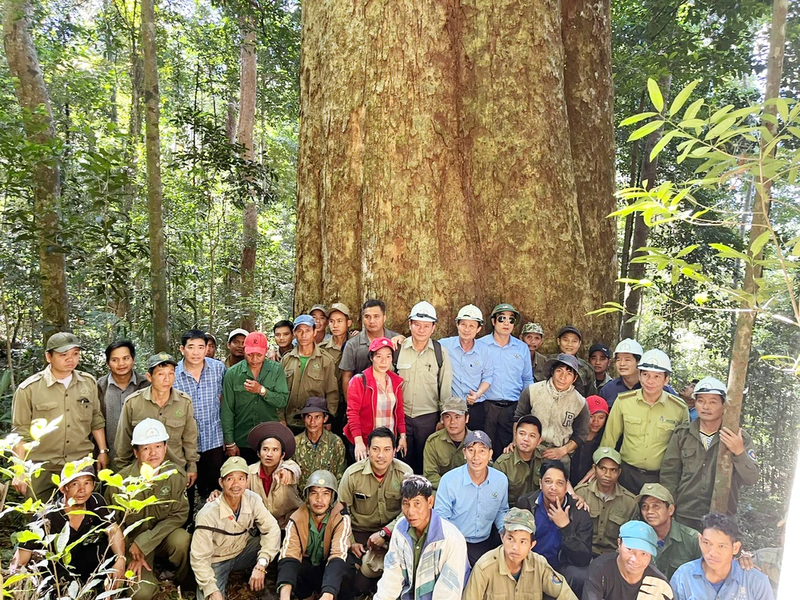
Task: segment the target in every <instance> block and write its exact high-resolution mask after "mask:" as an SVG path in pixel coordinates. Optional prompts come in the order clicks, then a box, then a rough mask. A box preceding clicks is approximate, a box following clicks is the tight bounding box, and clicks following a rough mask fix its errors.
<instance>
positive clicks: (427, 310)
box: [408, 300, 438, 323]
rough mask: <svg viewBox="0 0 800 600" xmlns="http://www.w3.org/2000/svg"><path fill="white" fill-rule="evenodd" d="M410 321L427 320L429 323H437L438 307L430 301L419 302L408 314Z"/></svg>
mask: <svg viewBox="0 0 800 600" xmlns="http://www.w3.org/2000/svg"><path fill="white" fill-rule="evenodd" d="M408 320H409V321H426V322H428V323H436V321H438V319H437V318H436V309H435V308H433V304H431V303H430V302H425V301H424V300H423V301H422V302H417V303H416V304H415V305H414V308H412V309H411V314H410V315H408Z"/></svg>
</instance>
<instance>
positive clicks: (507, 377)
mask: <svg viewBox="0 0 800 600" xmlns="http://www.w3.org/2000/svg"><path fill="white" fill-rule="evenodd" d="M518 320H519V311H518V310H517V309H516V308H514V307H513V306H511V305H510V304H498V305H497V306H495V307H494V310H492V327H493V328H494V330H493V331H492V333H491V334H489V335H485V336H483V337H482V338H480V339H479V340H478V343H479V344H485V345H486V347H487V348H489V355H490V357H491V360H492V366H493V373H492V385H491V386H490V387H489V389H488V390H487V391H486V400H487V402H486V405H485V407H484V412H485V427H486V433H488V434H489V437H490V438H492V442H493V443H494V458H497V457H498V456H500V454H501V453H502V452H503V448H505V447H506V446H508V445H509V444H510V443H511V440H512V439H513V437H514V411H515V410H516V409H517V401H518V400H519V396H520V394H521V393H522V390H524V389H525V388H526V387H528V386H529V385H531V384H532V383H533V367H532V366H531V359H530V351H529V350H528V346H527V345H526V344H525V342H523V341H522V340H519V339H517V338H515V337H514V336H512V335H511V333H512V332H513V331H514V327H515V325H516V323H517V321H518Z"/></svg>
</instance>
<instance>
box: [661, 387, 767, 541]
mask: <svg viewBox="0 0 800 600" xmlns="http://www.w3.org/2000/svg"><path fill="white" fill-rule="evenodd" d="M726 394H727V390H726V387H725V384H723V383H722V382H721V381H720V380H719V379H715V378H714V377H704V378H703V379H701V380H700V381H699V382H698V383H697V385H696V386H695V391H694V397H695V406H696V407H697V417H698V418H697V420H696V421H693V422H691V423H688V422H687V423H683V424H682V425H680V426H679V427H678V428H676V429H675V434H674V435H673V436H672V438H671V439H670V441H669V445H668V446H667V450H666V452H665V454H664V461H663V462H662V463H661V478H660V481H661V484H662V485H663V486H664V487H666V488H667V489H668V490H669V491H670V493H671V494H672V495H673V497H674V498H675V503H676V505H677V508H676V510H675V518H676V519H677V520H678V521H680V522H681V523H683V524H684V525H688V526H689V527H692V528H694V529H697V530H698V531H699V530H700V527H701V526H702V519H703V515H705V514H708V512H710V510H711V496H712V494H713V493H714V481H715V480H716V476H717V458H718V456H719V444H720V442H722V443H723V444H724V445H725V448H726V449H727V450H728V451H729V452H730V453H731V454H732V455H733V456H732V458H733V481H732V484H731V493H730V496H729V497H728V512H729V513H730V514H736V509H737V504H738V500H739V488H740V487H741V486H742V485H755V483H756V482H757V481H758V476H759V472H758V463H757V462H756V451H755V447H754V446H753V440H752V439H751V438H750V435H749V434H748V433H747V432H746V431H744V430H743V429H742V428H741V427H739V430H738V431H736V432H734V431H731V430H730V429H728V428H727V427H722V417H723V415H724V413H725V398H726Z"/></svg>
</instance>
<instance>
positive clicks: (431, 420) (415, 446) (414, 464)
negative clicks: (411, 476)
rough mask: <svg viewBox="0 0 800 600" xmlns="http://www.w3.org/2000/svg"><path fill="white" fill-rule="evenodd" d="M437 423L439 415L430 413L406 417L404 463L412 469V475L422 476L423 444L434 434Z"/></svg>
mask: <svg viewBox="0 0 800 600" xmlns="http://www.w3.org/2000/svg"><path fill="white" fill-rule="evenodd" d="M438 422H439V413H430V414H427V415H421V416H419V417H414V418H413V419H412V418H411V417H406V442H407V443H408V456H407V457H406V459H405V462H406V463H408V465H409V466H410V467H411V468H412V469H414V473H417V474H418V475H421V474H422V454H423V452H424V451H425V442H427V441H428V437H429V436H430V435H431V434H432V433H435V432H436V424H437V423H438Z"/></svg>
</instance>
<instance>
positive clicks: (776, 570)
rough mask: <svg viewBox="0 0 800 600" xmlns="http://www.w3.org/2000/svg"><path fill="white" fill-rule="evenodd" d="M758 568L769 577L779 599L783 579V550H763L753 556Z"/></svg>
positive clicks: (757, 551)
mask: <svg viewBox="0 0 800 600" xmlns="http://www.w3.org/2000/svg"><path fill="white" fill-rule="evenodd" d="M753 562H754V563H755V565H756V567H758V569H759V570H760V571H761V572H762V573H764V575H766V576H767V577H769V582H770V584H772V590H773V592H775V597H776V598H777V597H778V582H779V581H780V579H781V563H782V562H783V549H782V548H761V550H756V552H755V554H753Z"/></svg>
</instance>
